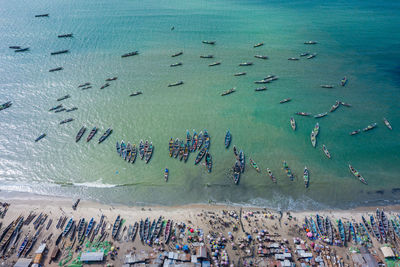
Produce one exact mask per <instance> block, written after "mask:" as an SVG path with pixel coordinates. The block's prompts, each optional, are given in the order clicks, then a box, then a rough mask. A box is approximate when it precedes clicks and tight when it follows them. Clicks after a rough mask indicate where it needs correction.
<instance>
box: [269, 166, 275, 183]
mask: <svg viewBox="0 0 400 267" xmlns="http://www.w3.org/2000/svg"><path fill="white" fill-rule="evenodd" d="M267 173H268V176H269V178H271V180H272V182H273V183H275V184H276V178H275V176H274V175H273V174H272V171H271V170H270V169H269V168H267Z"/></svg>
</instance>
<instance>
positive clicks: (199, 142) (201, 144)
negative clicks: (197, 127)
mask: <svg viewBox="0 0 400 267" xmlns="http://www.w3.org/2000/svg"><path fill="white" fill-rule="evenodd" d="M203 143H204V136H203V131H200V133H199V137H198V141H197V149H199V150H200V149H201V147H202V146H203Z"/></svg>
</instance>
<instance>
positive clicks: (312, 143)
mask: <svg viewBox="0 0 400 267" xmlns="http://www.w3.org/2000/svg"><path fill="white" fill-rule="evenodd" d="M310 137H311V145H312V146H313V147H315V146H316V144H317V136H316V135H315V133H314V131H311V135H310Z"/></svg>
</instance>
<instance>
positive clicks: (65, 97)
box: [57, 95, 71, 101]
mask: <svg viewBox="0 0 400 267" xmlns="http://www.w3.org/2000/svg"><path fill="white" fill-rule="evenodd" d="M70 97H71V96H70V95H65V96H62V97H60V98H57V101H62V100H65V99H67V98H70Z"/></svg>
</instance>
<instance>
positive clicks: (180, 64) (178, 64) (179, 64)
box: [169, 62, 183, 67]
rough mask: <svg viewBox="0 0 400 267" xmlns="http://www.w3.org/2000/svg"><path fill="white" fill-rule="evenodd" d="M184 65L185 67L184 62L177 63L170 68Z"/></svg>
mask: <svg viewBox="0 0 400 267" xmlns="http://www.w3.org/2000/svg"><path fill="white" fill-rule="evenodd" d="M182 65H183V63H182V62H177V63H174V64H171V65H169V66H170V67H178V66H182Z"/></svg>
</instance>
